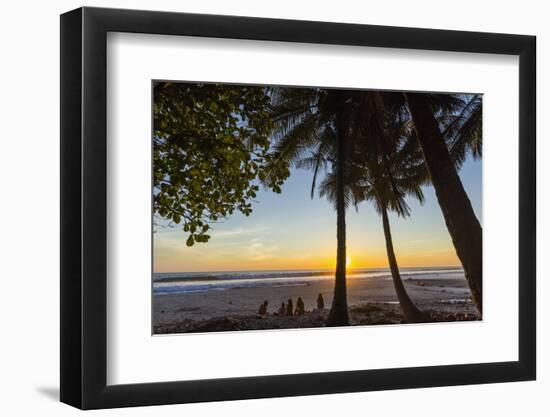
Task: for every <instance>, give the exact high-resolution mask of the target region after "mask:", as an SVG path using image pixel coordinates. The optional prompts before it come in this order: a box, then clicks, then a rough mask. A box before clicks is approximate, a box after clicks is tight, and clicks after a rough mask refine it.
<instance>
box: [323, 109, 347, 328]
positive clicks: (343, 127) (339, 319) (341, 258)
mask: <svg viewBox="0 0 550 417" xmlns="http://www.w3.org/2000/svg"><path fill="white" fill-rule="evenodd" d="M345 107H348V106H345ZM340 119H341V120H340V123H339V124H340V126H338V127H339V128H338V138H337V160H336V187H337V189H336V240H337V249H336V275H335V279H334V297H333V298H332V306H331V308H330V312H329V315H328V319H327V326H348V325H349V316H348V301H347V289H346V204H345V198H344V197H345V184H344V183H345V164H346V140H347V136H349V130H350V127H349V125H348V123H346V120H342V119H343V118H342V117H341V118H340Z"/></svg>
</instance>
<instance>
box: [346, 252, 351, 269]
mask: <svg viewBox="0 0 550 417" xmlns="http://www.w3.org/2000/svg"><path fill="white" fill-rule="evenodd" d="M350 265H351V256H349V255H348V256H346V268H349V266H350Z"/></svg>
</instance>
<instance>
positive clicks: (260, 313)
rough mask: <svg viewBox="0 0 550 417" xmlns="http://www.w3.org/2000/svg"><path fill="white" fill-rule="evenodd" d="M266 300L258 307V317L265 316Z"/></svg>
mask: <svg viewBox="0 0 550 417" xmlns="http://www.w3.org/2000/svg"><path fill="white" fill-rule="evenodd" d="M267 304H268V302H267V300H265V301H264V302H263V303H262V304H261V305H260V309H259V310H258V314H259V315H260V316H265V315H266V314H267Z"/></svg>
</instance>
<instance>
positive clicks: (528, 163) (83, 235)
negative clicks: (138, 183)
mask: <svg viewBox="0 0 550 417" xmlns="http://www.w3.org/2000/svg"><path fill="white" fill-rule="evenodd" d="M108 32H131V33H146V34H163V35H185V36H199V37H215V38H235V39H253V40H266V41H285V42H304V43H318V44H333V45H356V46H370V47H381V48H402V49H420V50H439V51H455V52H474V53H489V54H505V55H516V56H519V132H518V137H519V155H518V158H519V271H518V272H519V277H520V279H519V294H518V297H519V360H518V361H514V362H498V363H477V364H467V365H446V366H428V367H413V368H399V369H377V370H357V371H345V372H326V373H313V374H293V375H274V376H256V377H240V378H229V379H210V380H199V381H178V382H162V383H142V384H131V385H113V386H109V385H107V383H106V375H107V340H106V330H107V308H106V307H107V305H106V299H107V276H106V275H107V273H106V270H107V268H106V267H107V259H106V258H107V250H106V248H107V181H108V178H107V140H106V127H107V111H106V93H107V91H106V90H107V87H106V85H107V83H106V81H107V80H106V76H107V74H106V59H107V58H106V44H107V42H106V39H107V33H108ZM535 45H536V38H535V37H534V36H523V35H509V34H493V33H479V32H460V31H448V30H431V29H414V28H402V27H387V26H370V25H357V24H341V23H321V22H310V21H293V20H276V19H264V18H251V17H233V16H215V15H198V14H183V13H168V12H151V11H136V10H119V9H101V8H88V7H84V8H80V9H77V10H73V11H71V12H68V13H65V14H63V15H62V16H61V54H60V55H61V310H60V314H61V401H62V402H64V403H67V404H70V405H73V406H75V407H79V408H82V409H95V408H111V407H124V406H143V405H156V404H174V403H190V402H201V401H219V400H237V399H249V398H264V397H283V396H298V395H313V394H328V393H344V392H357V391H376V390H388V389H402V388H421V387H434V386H449V385H463V384H482V383H496V382H506V381H525V380H533V379H535V376H536V314H535V311H536V305H535V301H536V297H535V292H536V284H535V280H536V276H535V274H536V266H535V265H536V262H535V260H536V259H535V257H536V254H535V248H536V238H535V236H536V222H535V219H536V189H535V181H536V176H535V173H536V158H535V156H536V145H535V108H536V92H535V86H536V81H535V80H536V77H535V75H536V69H535V67H536V65H535V62H536V47H535Z"/></svg>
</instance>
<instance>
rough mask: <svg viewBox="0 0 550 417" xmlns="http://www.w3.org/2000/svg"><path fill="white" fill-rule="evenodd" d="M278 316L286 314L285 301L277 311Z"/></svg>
mask: <svg viewBox="0 0 550 417" xmlns="http://www.w3.org/2000/svg"><path fill="white" fill-rule="evenodd" d="M277 314H279V316H284V315H285V314H286V306H285V303H282V304H281V307H279V311H278V312H277Z"/></svg>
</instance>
